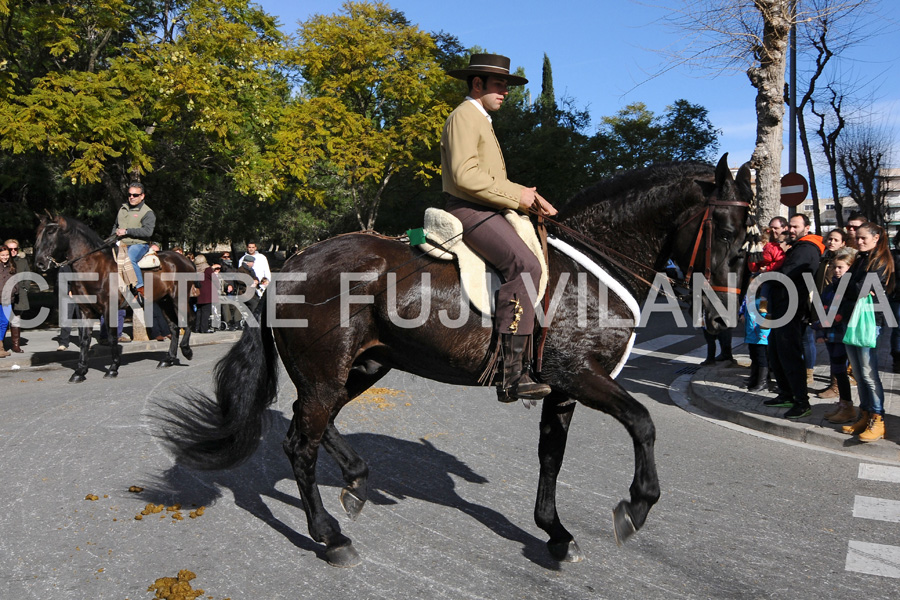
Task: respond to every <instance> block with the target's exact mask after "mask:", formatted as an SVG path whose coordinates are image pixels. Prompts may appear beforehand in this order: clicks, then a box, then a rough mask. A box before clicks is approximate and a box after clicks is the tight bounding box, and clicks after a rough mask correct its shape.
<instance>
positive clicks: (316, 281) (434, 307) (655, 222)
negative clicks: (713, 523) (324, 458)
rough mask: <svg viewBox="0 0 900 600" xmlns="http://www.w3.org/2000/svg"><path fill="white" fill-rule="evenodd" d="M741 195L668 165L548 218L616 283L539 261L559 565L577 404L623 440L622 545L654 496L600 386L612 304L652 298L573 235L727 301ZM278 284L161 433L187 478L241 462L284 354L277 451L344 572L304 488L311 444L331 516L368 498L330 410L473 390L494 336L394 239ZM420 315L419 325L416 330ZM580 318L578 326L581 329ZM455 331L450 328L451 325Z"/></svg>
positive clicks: (317, 257) (548, 508)
mask: <svg viewBox="0 0 900 600" xmlns="http://www.w3.org/2000/svg"><path fill="white" fill-rule="evenodd" d="M751 198H752V192H751V189H750V172H749V169H748V168H747V167H746V165H745V166H744V167H742V168H741V170H740V172H739V174H738V177H737V180H736V181H735V179H734V178H733V177H732V175H731V172H730V171H729V169H728V167H727V163H726V162H725V157H723V159H722V161H720V163H719V166H718V167H717V168H713V167H712V166H710V165H702V164H698V163H678V164H672V165H665V166H659V167H651V168H648V169H644V170H641V171H636V172H632V173H628V174H625V175H623V176H620V177H618V178H616V179H614V180H612V181H610V182H605V183H601V184H598V185H596V186H594V187H592V188H590V189H587V190H585V191H584V192H582V193H580V194H579V195H578V196H576V197H575V198H573V200H572V202H571V203H570V204H569V207H568V208H567V210H566V211H564V214H562V215H561V216H560V222H561V223H562V224H565V225H566V226H568V227H571V228H572V229H574V230H575V231H577V232H578V235H573V234H571V233H563V232H562V229H561V230H560V231H559V232H557V234H558V237H559V238H563V239H565V238H567V237H568V238H569V242H570V245H571V246H572V247H575V248H576V249H580V250H581V252H583V253H585V254H587V255H589V256H590V257H591V258H592V259H593V260H594V262H595V263H596V264H597V265H599V266H600V267H602V269H603V270H605V271H606V272H608V273H609V274H611V276H612V278H613V279H615V281H612V282H610V281H609V279H608V276H607V275H604V274H603V273H602V272H601V271H600V270H597V269H596V268H593V267H591V266H586V265H585V264H582V263H581V262H578V261H577V260H575V258H573V256H572V253H567V252H564V251H562V250H560V249H558V248H557V246H554V247H553V248H552V249H551V252H550V260H549V266H550V272H551V277H550V283H549V285H548V288H547V294H550V296H551V298H554V299H555V301H558V304H557V308H556V311H555V314H554V315H553V318H552V324H551V325H550V326H549V330H548V335H547V339H546V347H545V350H544V355H543V368H542V370H541V372H540V373H539V377H540V379H541V380H543V381H545V382H546V383H548V384H549V385H550V386H551V387H552V390H553V391H552V393H551V394H550V395H549V396H547V397H546V398H545V399H544V400H543V409H542V415H541V425H540V443H539V446H538V457H539V460H540V481H539V488H538V494H537V500H536V505H535V513H534V514H535V521H536V523H537V524H538V526H539V527H540V528H541V529H543V530H544V531H546V532H547V533H548V535H549V541H548V543H547V544H548V548H549V551H550V553H551V555H552V556H553V557H554V558H555V559H557V560H560V561H578V560H581V559H582V554H581V551H580V550H579V548H578V546H577V544H576V543H575V540H574V538H573V537H572V535H571V534H570V533H569V532H568V531H567V530H566V529H565V527H563V525H562V523H561V522H560V520H559V515H558V514H557V510H556V479H557V475H558V473H559V470H560V467H561V465H562V460H563V454H564V452H565V446H566V438H567V433H568V428H569V424H570V422H571V419H572V415H573V411H574V409H575V405H576V402H580V403H581V404H584V405H585V406H587V407H589V408H592V409H595V410H600V411H603V412H605V413H607V414H609V415H612V416H613V417H614V418H616V419H617V420H618V421H619V422H621V423H622V424H623V425H624V426H625V428H626V429H627V430H628V433H629V434H630V435H631V437H632V440H633V443H634V452H635V459H634V480H633V483H632V484H631V498H630V500H628V501H624V500H623V501H622V502H620V503H619V505H618V506H617V507H616V508H615V510H614V511H613V512H614V519H613V521H614V525H615V530H616V535H617V538H618V539H619V540H624V539H625V538H627V537H628V536H629V535H631V534H633V533H634V532H636V531H637V529H639V528H640V527H641V526H642V525H643V524H644V521H645V519H646V517H647V514H648V512H649V510H650V507H651V506H652V505H653V504H654V503H655V502H656V501H657V500H658V498H659V493H660V490H659V481H658V479H657V474H656V464H655V461H654V454H653V447H654V441H655V435H656V434H655V428H654V425H653V422H652V420H651V418H650V414H649V413H648V412H647V409H646V408H644V407H643V406H642V405H641V404H640V403H639V402H637V401H636V400H635V399H634V398H633V397H631V395H630V394H628V392H626V391H625V389H624V388H623V387H622V386H621V385H619V384H618V383H617V382H616V381H615V380H614V379H613V377H612V376H611V374H612V375H614V373H615V372H616V371H617V370H618V369H619V368H620V367H621V364H622V362H623V361H624V359H625V357H626V356H627V352H628V350H629V349H630V345H631V343H633V337H632V336H633V332H634V314H633V311H632V310H631V308H630V306H633V305H634V304H635V303H634V301H633V300H632V301H630V303H629V301H628V300H627V299H625V298H624V297H623V296H620V295H619V294H623V295H629V294H631V295H637V296H638V297H643V296H645V295H646V293H647V291H648V289H649V286H648V285H647V284H646V283H644V282H642V280H641V279H642V278H641V276H639V275H637V273H630V272H629V271H633V270H634V269H635V268H636V267H635V265H634V264H632V265H631V266H630V268H629V269H628V270H623V269H621V268H620V267H619V266H617V265H616V264H614V262H613V261H612V260H610V259H609V258H608V256H604V254H605V253H603V252H600V253H598V252H596V251H594V250H592V249H590V248H589V247H588V246H587V245H585V244H584V238H582V237H581V236H586V237H588V238H592V239H593V240H595V241H596V242H597V243H599V242H604V243H606V244H612V245H614V246H615V248H616V249H618V250H619V251H622V252H624V253H626V254H627V255H628V256H629V257H632V258H634V259H636V260H638V261H640V262H642V263H643V264H645V265H652V266H654V267H655V268H656V269H657V270H660V271H661V270H662V269H663V266H664V264H665V262H666V260H667V258H668V257H669V256H672V257H674V259H675V260H676V261H677V262H678V263H679V264H680V266H681V267H682V269H684V270H687V268H688V263H689V262H690V260H691V256H692V255H694V259H695V263H696V264H697V265H699V267H698V269H697V270H698V272H699V273H705V274H706V275H707V279H708V280H709V282H710V283H711V284H712V286H714V287H716V288H720V289H721V290H722V291H721V292H719V293H720V294H721V297H722V298H724V297H725V296H726V295H727V294H729V293H734V290H733V288H734V287H735V284H734V283H733V281H734V276H735V275H737V274H739V273H740V272H741V270H742V268H743V263H744V261H743V260H742V258H743V253H742V251H741V247H742V245H743V242H744V238H745V236H746V235H747V233H746V231H747V230H746V225H747V224H748V220H749V216H748V213H749V202H750V200H751ZM695 248H696V249H697V250H696V252H695V250H694V249H695ZM595 249H596V245H595ZM707 255H708V256H709V261H707V260H706V257H707ZM703 265H708V269H706V268H703V267H702V266H703ZM284 273H290V274H292V275H295V276H300V275H301V274H305V276H306V277H308V280H306V281H297V280H295V281H283V280H279V281H278V282H276V283H277V284H278V285H277V288H276V290H275V292H276V293H275V294H274V295H273V289H272V288H271V287H270V289H269V290H268V292H267V295H269V297H268V298H267V301H268V302H265V303H263V304H262V305H261V306H262V314H261V321H262V324H263V326H262V327H261V328H260V327H258V328H252V329H249V330H247V331H245V332H244V334H243V336H242V337H241V339H240V341H239V342H238V343H237V344H236V345H235V346H234V347H233V348H232V349H231V350H230V351H229V353H228V354H227V355H226V356H225V357H224V358H223V359H222V360H221V361H220V362H219V364H218V366H217V368H216V372H215V398H208V397H205V396H203V395H202V394H199V395H196V396H195V397H193V398H191V400H192V402H190V403H185V402H184V399H179V400H178V401H176V402H173V403H167V404H166V405H164V408H165V411H164V412H163V413H162V414H161V415H160V418H161V419H162V434H163V436H164V437H165V439H166V440H167V442H168V443H169V444H170V445H171V446H172V448H173V451H174V452H175V454H176V456H177V458H178V459H179V460H180V461H181V462H182V463H183V464H186V465H188V466H193V467H195V468H204V469H219V468H227V467H230V466H232V465H234V464H237V463H238V462H240V461H242V460H244V459H246V458H247V457H248V456H250V454H252V452H253V451H254V450H255V449H256V447H257V445H258V442H259V439H260V435H261V433H262V422H263V415H264V413H265V410H266V408H267V407H268V406H270V405H271V404H272V402H273V401H274V399H275V391H276V389H277V385H276V381H275V375H276V372H277V360H278V354H280V355H281V359H282V361H283V362H284V364H285V367H286V368H287V372H288V374H289V375H290V377H291V379H292V380H293V382H294V384H295V386H296V388H297V396H298V397H297V401H296V402H295V403H294V416H293V419H292V421H291V426H290V429H289V431H288V434H287V438H286V439H285V441H284V449H285V451H286V453H287V455H288V457H289V459H290V461H291V464H292V466H293V471H294V475H295V477H296V479H297V484H298V486H299V489H300V495H301V496H302V499H303V506H304V509H305V511H306V516H307V523H308V527H309V533H310V536H311V537H312V539H314V540H316V541H317V542H320V543H322V544H325V554H326V558H327V560H328V561H329V562H330V563H332V564H335V565H339V566H350V565H353V564H356V563H357V562H358V560H359V557H358V555H357V553H356V551H355V549H354V548H353V546H352V544H351V541H350V539H348V538H347V537H346V536H344V535H343V534H342V533H341V529H340V527H339V525H338V523H337V521H336V520H335V519H334V518H333V517H332V516H331V515H330V514H329V513H328V512H327V511H326V510H325V508H324V507H323V504H322V500H321V497H320V496H319V490H318V486H317V484H316V459H317V456H318V452H319V447H320V446H322V447H324V448H325V450H326V451H327V452H328V453H329V454H330V455H331V456H332V457H333V458H334V459H335V461H337V463H338V464H339V465H340V468H341V470H342V473H343V477H344V480H345V482H346V487H345V488H344V489H343V490H342V492H341V503H342V505H343V507H344V509H345V510H346V511H347V513H348V514H349V516H350V517H351V518H355V517H356V516H357V515H358V514H359V512H360V510H362V508H363V505H364V504H365V502H366V499H367V478H368V467H367V465H366V463H365V461H364V460H363V459H362V458H361V457H360V456H359V455H358V454H357V453H356V452H355V451H354V450H353V449H352V448H351V447H350V445H349V444H348V443H347V441H346V440H345V439H344V438H343V437H342V435H341V434H340V433H339V432H338V430H337V428H336V427H335V418H336V417H337V415H338V412H339V411H340V410H341V408H342V407H343V406H345V405H346V404H347V403H348V402H350V401H351V400H352V399H353V398H355V397H356V396H358V395H359V394H360V393H362V392H363V391H365V390H366V389H367V388H369V387H370V386H372V385H373V384H374V383H375V382H376V381H378V380H379V379H380V378H382V377H383V376H384V375H385V374H386V373H387V372H388V371H389V370H391V369H394V368H396V369H401V370H403V371H407V372H409V373H414V374H416V375H419V376H422V377H427V378H429V379H434V380H438V381H442V382H446V383H451V384H460V385H476V382H477V381H478V379H479V375H480V374H481V373H482V371H483V369H484V367H485V364H486V361H487V358H486V357H487V355H488V354H489V347H490V345H491V342H492V335H493V334H492V329H491V327H490V325H489V324H488V326H487V327H485V326H484V325H483V323H482V318H481V315H478V314H475V313H474V311H472V312H469V316H468V318H464V317H460V315H461V311H462V310H463V308H465V307H464V306H461V305H460V298H461V290H460V283H459V275H458V273H457V268H456V266H455V265H454V264H453V263H447V262H441V261H436V260H432V259H430V258H427V257H425V256H424V255H422V254H421V252H419V251H418V250H417V249H415V248H411V247H410V246H409V245H408V244H406V243H404V242H403V241H401V240H398V239H392V238H386V237H382V236H378V235H372V234H365V233H360V234H350V235H344V236H339V237H337V238H332V239H330V240H326V241H324V242H321V243H319V244H316V245H314V246H311V247H309V248H307V249H306V250H305V251H303V252H302V253H300V254H299V255H296V256H294V257H292V258H291V259H290V260H289V261H288V262H287V263H286V264H285V265H284V270H283V274H284ZM350 274H353V275H350ZM729 275H731V276H732V277H729ZM429 279H430V283H429V282H428V281H427V280H429ZM695 279H699V277H698V276H697V275H695ZM392 288H393V289H392ZM727 288H731V290H730V291H729V290H728V289H727ZM617 289H618V290H619V291H618V292H617V291H616V290H617ZM623 290H624V291H623ZM584 292H587V293H584ZM287 296H292V298H290V299H288V298H287ZM300 296H303V298H302V299H301V298H299V297H300ZM604 299H605V300H606V301H604ZM298 302H299V303H298ZM429 303H430V305H429ZM426 307H428V308H430V310H428V308H426ZM273 308H274V314H275V316H277V318H278V319H295V320H297V321H295V322H294V323H292V324H288V325H281V326H273V327H269V326H268V325H267V324H268V323H270V322H271V316H272V310H273ZM423 311H425V312H426V313H427V315H430V316H427V318H425V319H424V321H423V322H421V323H416V320H417V318H418V317H420V316H421V314H422V313H423ZM441 313H443V314H441ZM585 314H586V315H588V317H587V323H581V321H583V320H584V318H583V316H584V315H585ZM457 317H459V318H457ZM301 319H302V320H303V321H300V320H301ZM404 319H405V320H406V321H404ZM454 319H456V320H457V321H458V322H457V323H452V322H451V321H452V320H454ZM614 319H618V321H615V320H614ZM707 326H708V327H709V328H711V329H713V330H715V329H717V328H718V327H720V323H719V321H718V320H716V319H710V320H708V322H707ZM273 334H274V335H273ZM276 348H277V353H278V354H276Z"/></svg>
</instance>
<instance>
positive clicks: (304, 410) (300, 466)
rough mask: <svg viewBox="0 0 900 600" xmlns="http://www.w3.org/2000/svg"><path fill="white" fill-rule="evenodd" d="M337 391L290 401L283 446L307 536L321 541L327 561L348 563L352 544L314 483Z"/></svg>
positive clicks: (355, 559)
mask: <svg viewBox="0 0 900 600" xmlns="http://www.w3.org/2000/svg"><path fill="white" fill-rule="evenodd" d="M298 391H299V390H298ZM341 393H343V389H340V390H334V391H331V390H325V389H319V390H317V393H315V394H314V395H310V396H304V395H303V393H302V392H301V393H300V396H299V398H298V399H297V401H296V402H294V417H293V419H291V426H290V428H289V429H288V433H287V437H286V438H285V440H284V444H283V447H284V451H285V453H286V454H287V455H288V458H289V459H290V461H291V467H292V468H293V470H294V477H295V478H296V479H297V487H298V488H299V490H300V496H301V497H302V498H303V509H304V510H305V511H306V520H307V526H308V528H309V535H310V537H312V539H313V540H315V541H317V542H319V543H321V544H325V557H326V559H327V560H328V562H329V563H330V564H332V565H335V566H338V567H352V566H355V565H357V564H359V554H357V552H356V550H355V549H354V548H353V544H352V542H351V541H350V538H348V537H346V536H345V535H343V534H342V533H341V527H340V525H338V522H337V520H336V519H335V518H334V517H332V516H331V515H330V514H329V513H328V511H327V510H325V506H324V505H323V504H322V497H321V496H320V495H319V487H318V484H317V483H316V461H317V459H318V456H319V444H320V442H321V441H322V437H323V436H324V435H325V431H326V429H327V428H328V424H329V418H330V413H331V407H333V406H336V405H338V404H339V403H336V402H334V400H333V397H334V395H335V394H341ZM312 398H314V400H312Z"/></svg>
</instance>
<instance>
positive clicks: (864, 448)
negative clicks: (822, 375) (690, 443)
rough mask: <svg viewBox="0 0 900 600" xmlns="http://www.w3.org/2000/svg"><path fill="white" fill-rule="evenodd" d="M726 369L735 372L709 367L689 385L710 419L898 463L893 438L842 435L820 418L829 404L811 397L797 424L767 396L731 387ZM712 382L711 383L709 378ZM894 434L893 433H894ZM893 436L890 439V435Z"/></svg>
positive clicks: (899, 458) (898, 446) (693, 399)
mask: <svg viewBox="0 0 900 600" xmlns="http://www.w3.org/2000/svg"><path fill="white" fill-rule="evenodd" d="M726 370H730V371H736V370H735V369H731V368H729V367H718V366H716V367H712V368H703V369H700V370H699V371H698V372H697V373H696V374H694V376H693V377H692V378H691V381H690V384H689V385H688V396H689V398H690V401H691V404H693V405H694V406H696V407H697V408H700V409H701V410H703V411H705V412H706V413H708V414H710V415H711V416H713V417H715V418H717V419H721V420H724V421H728V422H731V423H734V424H736V425H740V426H742V427H746V428H748V429H753V430H755V431H760V432H763V433H767V434H770V435H774V436H777V437H781V438H785V439H789V440H794V441H797V442H801V443H804V444H809V445H811V446H817V447H820V448H827V449H829V450H835V451H839V452H846V453H848V454H852V455H855V456H858V457H860V458H872V459H877V460H883V461H890V462H897V463H900V444H898V443H897V441H895V440H894V439H884V440H878V441H875V442H869V443H865V442H860V441H859V440H858V439H856V438H855V437H851V436H848V435H845V434H844V433H841V432H840V431H839V430H838V429H837V428H839V427H840V425H833V424H831V423H829V422H828V421H826V420H825V419H824V417H823V413H824V412H825V410H826V409H827V408H828V407H830V406H831V404H832V402H831V401H824V400H819V401H818V403H814V402H816V401H817V400H818V399H817V398H815V397H814V396H811V397H810V401H811V403H814V404H813V406H812V408H813V414H812V416H810V417H807V418H806V419H803V420H801V421H799V422H794V421H788V420H787V419H784V418H783V417H781V416H780V415H781V413H782V412H783V411H784V409H780V408H770V407H767V406H765V405H764V404H763V401H764V400H766V399H768V398H769V397H770V395H761V394H751V393H749V392H747V391H745V390H744V389H743V388H742V387H739V386H738V385H735V384H734V381H735V380H738V381H741V383H742V378H739V377H738V376H737V375H734V374H726V373H724V372H725V371H726ZM738 373H740V371H738ZM713 377H714V378H715V380H712V378H713ZM895 435H896V432H895ZM892 437H893V436H892Z"/></svg>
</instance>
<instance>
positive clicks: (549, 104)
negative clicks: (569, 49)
mask: <svg viewBox="0 0 900 600" xmlns="http://www.w3.org/2000/svg"><path fill="white" fill-rule="evenodd" d="M538 103H539V104H540V106H541V112H542V116H543V119H542V120H541V123H542V124H544V125H553V124H554V121H553V119H554V118H555V116H556V115H555V113H556V94H555V93H554V92H553V67H552V66H551V65H550V57H548V56H547V55H546V54H544V64H543V66H542V69H541V96H540V99H539V100H538Z"/></svg>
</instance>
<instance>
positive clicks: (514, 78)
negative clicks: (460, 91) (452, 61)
mask: <svg viewBox="0 0 900 600" xmlns="http://www.w3.org/2000/svg"><path fill="white" fill-rule="evenodd" d="M447 75H449V76H450V77H455V78H457V79H462V80H466V79H468V78H469V76H470V75H497V76H498V77H505V78H506V83H507V84H508V85H525V84H526V83H528V80H527V79H525V78H524V77H519V76H518V75H511V74H510V72H509V59H508V58H507V57H505V56H501V55H500V54H473V55H472V56H471V57H470V58H469V66H468V67H466V68H465V69H454V70H453V71H447Z"/></svg>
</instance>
